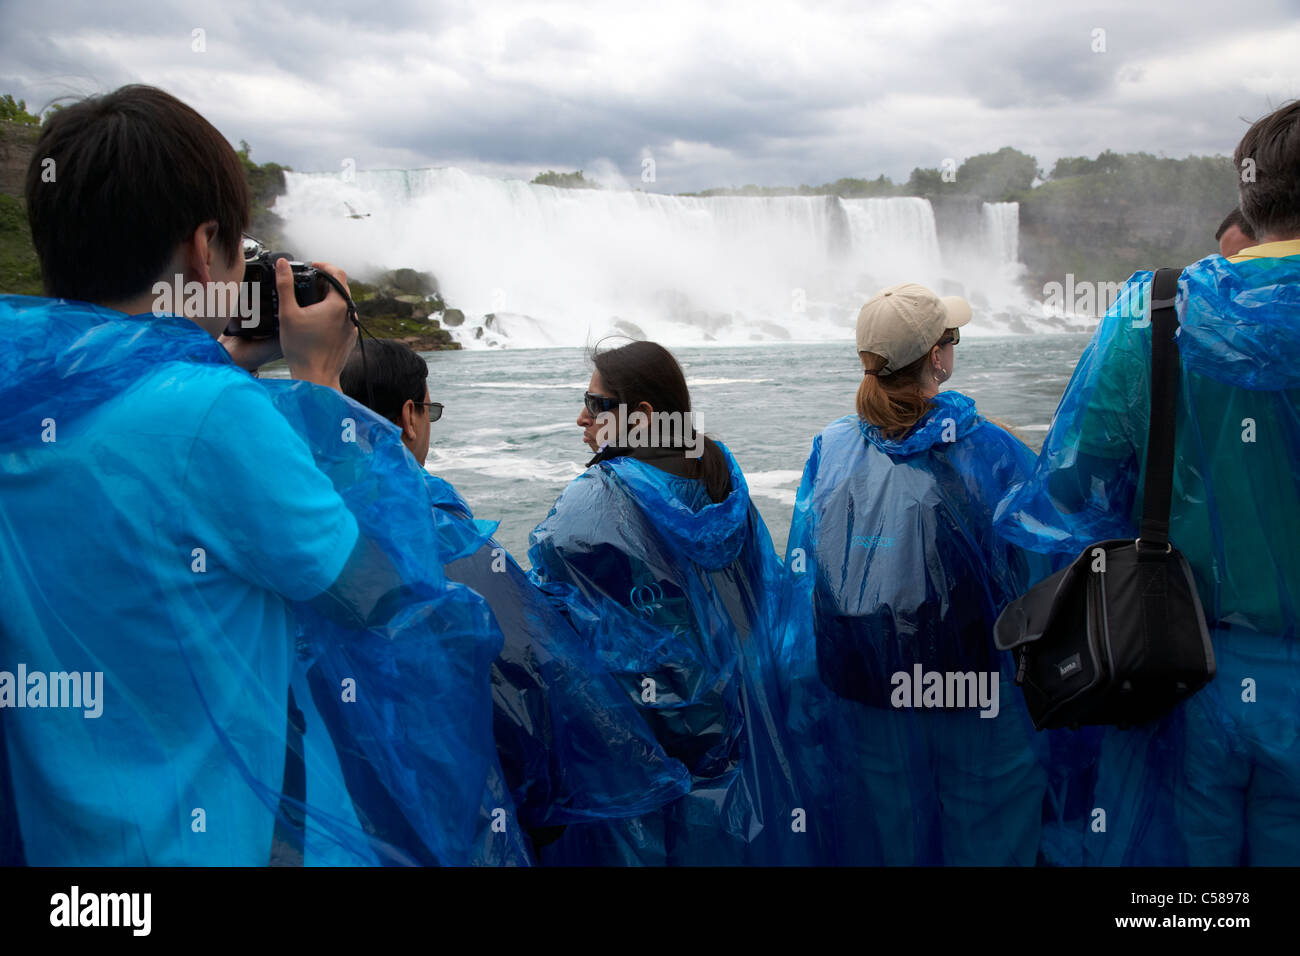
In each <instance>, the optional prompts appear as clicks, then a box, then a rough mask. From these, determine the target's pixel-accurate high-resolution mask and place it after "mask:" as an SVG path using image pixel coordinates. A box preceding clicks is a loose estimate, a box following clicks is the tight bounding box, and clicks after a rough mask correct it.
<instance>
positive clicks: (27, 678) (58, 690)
mask: <svg viewBox="0 0 1300 956" xmlns="http://www.w3.org/2000/svg"><path fill="white" fill-rule="evenodd" d="M0 707H71V708H73V709H78V710H81V711H82V716H83V717H88V718H95V717H99V716H100V715H101V714H103V713H104V672H103V671H50V672H48V673H47V672H45V671H31V672H30V673H29V672H28V670H27V665H26V664H19V665H18V666H17V668H15V670H14V671H0Z"/></svg>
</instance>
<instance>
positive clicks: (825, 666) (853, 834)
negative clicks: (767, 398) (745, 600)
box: [779, 391, 1054, 865]
mask: <svg viewBox="0 0 1300 956" xmlns="http://www.w3.org/2000/svg"><path fill="white" fill-rule="evenodd" d="M1032 461H1033V456H1032V453H1031V452H1029V450H1028V449H1027V448H1025V447H1024V445H1022V444H1021V443H1020V442H1019V441H1018V440H1017V439H1015V438H1014V437H1012V436H1011V435H1010V434H1008V433H1007V432H1006V431H1005V430H1003V429H1002V428H1000V427H998V426H997V425H994V424H993V423H991V422H989V421H987V420H986V419H984V418H982V417H981V416H980V415H979V414H978V413H977V412H976V409H975V403H974V402H972V401H971V400H970V399H969V398H967V397H966V396H964V395H962V394H960V393H958V392H951V391H949V392H943V393H940V394H939V395H938V396H936V397H935V399H934V400H933V408H932V409H931V410H930V411H929V412H928V413H927V415H926V416H925V417H924V418H923V419H922V420H921V421H920V422H919V423H918V424H917V425H916V426H915V427H914V428H913V429H912V430H911V431H909V432H908V433H907V434H906V435H905V436H903V437H902V438H900V439H896V440H890V439H886V438H884V437H883V436H882V435H881V433H880V431H879V429H877V428H875V427H874V426H868V425H866V424H865V423H864V422H863V421H862V420H861V419H859V418H858V417H857V416H847V417H845V418H842V419H840V420H838V421H836V422H834V423H832V424H831V425H830V426H828V427H827V428H826V429H825V430H824V431H823V432H822V433H821V434H820V435H819V436H818V437H817V438H816V439H815V440H814V442H813V447H812V453H811V455H810V456H809V458H808V463H807V465H806V467H805V469H804V475H803V481H802V483H801V484H800V487H799V492H798V496H797V498H796V501H795V510H794V519H793V523H792V526H791V529H790V538H789V544H788V547H787V552H786V570H787V581H786V593H785V599H784V600H785V604H786V607H785V611H784V615H785V619H786V624H787V627H786V633H785V638H784V642H783V646H782V649H781V655H780V662H779V667H780V672H781V674H782V677H783V682H784V686H785V692H784V698H785V700H784V705H785V708H786V715H787V719H788V720H789V722H790V726H791V730H792V734H793V735H794V738H795V739H794V752H795V754H796V755H797V761H798V765H799V771H800V777H801V779H803V780H807V781H815V782H816V785H817V786H816V790H815V793H813V794H812V795H811V797H810V799H812V801H813V803H814V807H815V809H814V810H813V811H811V812H810V819H812V820H813V821H815V823H816V828H815V829H816V833H817V834H818V837H819V839H818V844H817V846H818V851H819V855H818V859H819V861H820V862H825V863H853V864H875V865H878V864H903V865H917V864H923V865H925V864H949V865H952V864H958V865H1005V864H1021V865H1026V864H1027V865H1032V864H1034V863H1035V862H1036V860H1037V859H1038V851H1039V843H1040V836H1041V826H1040V821H1041V818H1042V814H1043V806H1044V795H1045V790H1046V787H1047V783H1048V780H1047V773H1046V770H1045V766H1044V764H1045V762H1046V758H1047V750H1046V743H1045V741H1044V740H1043V739H1039V738H1036V736H1035V734H1034V731H1033V727H1032V724H1031V722H1030V720H1029V717H1028V714H1027V712H1026V711H1025V708H1024V705H1023V702H1022V701H1021V699H1020V694H1019V691H1018V690H1017V689H1016V687H1015V685H1014V683H1013V676H1014V675H1013V674H1012V673H1011V672H1010V661H1009V659H1008V658H1007V655H999V654H998V652H997V651H996V649H995V648H994V646H993V640H992V629H993V623H994V621H995V620H996V618H997V615H998V613H999V612H1000V611H1001V609H1002V607H1004V606H1005V604H1006V603H1007V602H1008V601H1009V600H1010V599H1011V598H1012V597H1014V596H1015V595H1016V594H1017V593H1018V592H1019V590H1020V589H1021V588H1022V587H1023V584H1024V581H1025V579H1026V577H1027V567H1026V563H1027V559H1026V557H1025V556H1024V555H1022V554H1020V553H1019V552H1018V550H1017V549H1015V548H1013V547H1011V546H1009V545H1008V544H1007V543H1006V542H1004V541H1001V540H999V539H998V537H997V536H996V535H995V534H994V532H993V513H994V509H995V507H996V505H997V502H998V500H999V499H1000V498H1001V497H1002V495H1003V494H1004V493H1005V492H1006V490H1007V489H1008V488H1010V487H1011V486H1012V485H1013V484H1014V483H1015V482H1017V481H1019V480H1022V479H1023V478H1024V477H1025V476H1026V475H1027V473H1028V470H1029V467H1030V465H1031V463H1032ZM930 675H938V676H937V677H931V676H930ZM955 675H969V678H968V677H961V679H960V680H958V678H957V676H955ZM959 694H960V696H959ZM1053 816H1054V814H1052V813H1049V823H1051V822H1053V820H1052V817H1053Z"/></svg>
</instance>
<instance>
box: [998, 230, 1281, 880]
mask: <svg viewBox="0 0 1300 956" xmlns="http://www.w3.org/2000/svg"><path fill="white" fill-rule="evenodd" d="M1150 285H1151V273H1149V272H1139V273H1136V274H1135V275H1134V276H1133V277H1132V278H1131V279H1130V280H1129V281H1128V283H1127V284H1126V285H1125V286H1124V288H1123V290H1122V293H1121V295H1120V296H1119V298H1118V300H1117V301H1116V303H1115V304H1114V306H1113V307H1112V308H1111V309H1110V310H1109V311H1108V312H1107V314H1106V316H1105V318H1104V319H1103V320H1102V323H1101V325H1100V327H1099V328H1098V329H1097V332H1096V335H1095V336H1094V337H1093V340H1092V343H1091V344H1090V345H1089V346H1088V348H1087V350H1086V351H1085V352H1084V354H1083V357H1082V358H1081V359H1080V360H1079V365H1078V367H1077V368H1076V369H1075V372H1074V376H1073V377H1072V378H1071V380H1070V384H1069V386H1068V388H1067V389H1066V392H1065V395H1064V397H1063V398H1062V399H1061V404H1060V406H1059V408H1058V409H1057V412H1056V417H1055V419H1054V420H1053V423H1052V429H1051V431H1050V432H1049V434H1048V436H1047V440H1046V442H1045V443H1044V445H1043V450H1042V453H1041V455H1040V457H1039V460H1038V463H1037V465H1036V467H1035V469H1034V472H1033V475H1032V477H1031V478H1030V479H1029V480H1028V481H1027V482H1026V483H1025V485H1024V486H1023V487H1022V488H1020V489H1019V490H1018V492H1017V493H1016V494H1015V495H1014V496H1013V497H1012V498H1010V499H1009V500H1008V501H1007V502H1006V503H1005V504H1004V506H1003V508H1002V510H1001V512H1000V516H999V527H1000V528H1001V529H1002V530H1003V531H1004V532H1005V533H1006V534H1007V535H1008V536H1010V537H1012V538H1014V539H1015V540H1017V541H1019V542H1020V543H1021V544H1023V545H1024V546H1026V547H1031V548H1036V549H1038V550H1040V551H1042V552H1044V553H1047V552H1054V553H1057V554H1060V555H1075V554H1078V553H1079V552H1080V551H1082V549H1083V548H1084V547H1085V546H1086V545H1088V544H1090V543H1092V542H1093V541H1095V540H1099V539H1105V538H1123V537H1130V538H1131V537H1136V534H1137V526H1138V519H1139V516H1140V513H1141V499H1142V492H1141V488H1142V482H1143V479H1144V464H1145V456H1146V438H1147V422H1148V419H1149V416H1150V377H1149V368H1150V357H1151V330H1150V309H1149V294H1150ZM1177 307H1178V314H1179V320H1180V324H1181V328H1180V331H1179V334H1178V345H1179V350H1180V354H1181V363H1182V374H1181V377H1180V385H1179V400H1178V421H1177V438H1176V444H1175V465H1174V488H1173V506H1172V509H1171V514H1170V539H1171V540H1172V542H1173V544H1174V545H1175V546H1176V547H1177V548H1178V549H1179V550H1180V551H1182V552H1183V554H1184V555H1185V556H1186V558H1187V560H1188V562H1189V563H1190V565H1191V567H1192V571H1193V573H1194V574H1195V577H1196V582H1197V588H1198V590H1199V592H1200V598H1201V604H1202V606H1203V608H1204V610H1205V616H1206V620H1207V623H1208V624H1209V627H1210V634H1211V638H1212V641H1213V645H1214V653H1215V658H1216V662H1217V666H1218V675H1217V677H1216V678H1215V680H1214V681H1213V682H1212V683H1211V684H1210V685H1209V686H1207V687H1206V688H1205V689H1203V690H1201V691H1200V692H1199V693H1198V694H1196V695H1195V696H1194V697H1192V698H1191V699H1190V700H1188V701H1187V702H1186V703H1185V704H1183V705H1182V706H1180V707H1179V708H1177V709H1176V710H1175V711H1174V712H1173V713H1171V714H1170V715H1169V716H1168V717H1167V718H1165V719H1164V720H1162V721H1158V722H1154V723H1153V724H1151V725H1148V726H1146V727H1143V728H1138V729H1135V730H1132V731H1118V730H1108V731H1107V732H1106V736H1105V739H1104V743H1103V747H1102V761H1101V764H1100V766H1099V768H1098V777H1097V784H1096V793H1095V796H1094V803H1095V808H1096V810H1100V811H1102V813H1103V815H1102V816H1099V815H1097V814H1096V813H1095V811H1094V817H1095V821H1096V822H1095V823H1094V825H1093V826H1090V827H1089V828H1088V829H1087V830H1085V831H1084V833H1083V834H1082V838H1083V841H1084V850H1085V853H1086V859H1087V861H1088V862H1091V863H1104V864H1126V865H1142V864H1170V865H1181V864H1186V863H1191V864H1214V865H1237V864H1240V863H1263V864H1287V865H1290V864H1294V863H1296V862H1297V860H1300V644H1298V643H1297V641H1298V636H1297V624H1298V622H1300V551H1297V549H1296V547H1295V534H1296V531H1297V529H1300V258H1297V257H1291V258H1258V259H1250V260H1247V261H1244V262H1240V263H1231V262H1229V261H1228V260H1226V259H1224V258H1222V257H1220V256H1210V257H1208V258H1206V259H1202V260H1200V261H1199V262H1196V263H1193V264H1192V265H1190V266H1188V267H1187V269H1186V270H1185V271H1184V272H1183V275H1182V277H1181V278H1180V279H1179V283H1178V300H1177Z"/></svg>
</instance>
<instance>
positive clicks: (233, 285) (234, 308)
mask: <svg viewBox="0 0 1300 956" xmlns="http://www.w3.org/2000/svg"><path fill="white" fill-rule="evenodd" d="M260 286H261V283H259V282H235V281H233V280H232V281H230V282H198V281H193V280H192V281H190V282H186V281H185V276H183V275H181V274H179V273H178V274H177V275H176V276H175V277H174V278H173V279H172V281H171V282H164V281H162V280H159V281H158V282H155V283H154V284H153V289H152V290H151V291H152V292H153V295H154V300H153V310H152V311H153V315H154V316H155V317H161V316H164V315H178V316H191V317H195V316H229V317H232V318H233V317H235V316H238V317H239V324H240V326H241V327H242V328H245V329H251V328H255V327H256V326H257V325H258V324H259V323H260V322H261V311H262V301H261V300H262V296H261V289H260Z"/></svg>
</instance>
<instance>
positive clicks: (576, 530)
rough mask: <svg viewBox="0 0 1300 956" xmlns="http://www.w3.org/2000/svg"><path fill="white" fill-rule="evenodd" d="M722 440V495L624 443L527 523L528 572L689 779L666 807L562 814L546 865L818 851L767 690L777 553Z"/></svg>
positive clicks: (717, 859) (783, 857)
mask: <svg viewBox="0 0 1300 956" xmlns="http://www.w3.org/2000/svg"><path fill="white" fill-rule="evenodd" d="M723 452H724V454H725V455H726V458H727V462H728V465H729V468H730V474H731V491H730V494H729V495H728V496H727V497H726V498H725V499H724V500H723V501H721V502H719V503H716V504H715V503H713V502H711V501H710V499H709V497H708V494H707V492H706V491H705V489H704V486H703V483H702V482H701V481H698V480H695V479H690V478H682V477H676V476H673V475H670V474H668V473H667V472H664V471H661V470H660V469H658V468H655V467H654V466H652V465H649V464H646V463H644V462H641V461H638V460H636V459H633V458H630V457H620V458H614V459H612V460H608V461H602V462H600V463H599V464H597V465H594V466H592V467H591V468H588V469H587V471H586V472H584V473H583V474H582V475H580V476H578V477H577V478H576V479H574V481H573V482H572V483H571V484H570V485H569V486H568V488H566V489H565V491H564V493H563V494H562V495H561V496H560V498H559V499H558V500H557V501H556V503H555V505H554V507H553V508H552V509H551V512H550V514H548V515H547V517H546V520H544V521H543V522H542V523H541V524H540V525H538V527H537V528H536V529H535V530H534V531H533V534H532V546H531V548H530V550H529V556H530V558H531V560H532V564H533V573H534V575H535V576H536V577H537V578H538V580H539V581H540V582H542V584H543V586H544V587H546V588H547V589H548V590H549V591H550V592H551V593H552V594H553V595H554V596H555V599H556V600H557V602H559V604H560V605H561V606H563V607H566V608H568V611H569V615H570V617H571V619H573V620H574V622H575V626H576V627H577V628H578V629H579V630H580V631H581V632H583V633H584V635H585V636H586V637H587V638H588V640H590V641H591V642H592V646H593V647H594V649H595V651H596V653H597V655H598V657H599V658H600V660H601V661H602V663H603V664H604V666H605V668H606V669H607V670H608V672H609V673H610V674H611V675H612V676H613V677H614V679H615V680H617V682H618V683H619V684H620V686H621V687H622V688H623V691H624V693H625V694H626V695H627V698H628V699H629V700H630V701H632V702H633V703H634V705H635V706H636V707H637V708H638V709H639V711H640V713H641V715H642V716H643V718H644V719H645V721H646V723H647V724H648V726H650V727H651V728H652V729H653V731H654V734H655V736H656V738H657V739H658V741H659V743H660V744H661V745H662V746H663V748H664V750H665V751H666V752H667V753H668V754H669V755H670V756H672V757H675V758H677V759H678V760H680V761H681V762H682V763H684V764H685V765H686V767H687V768H688V769H689V770H690V773H691V792H690V793H689V794H687V795H686V796H684V797H682V798H681V799H679V800H677V801H675V802H674V803H672V804H669V805H668V806H667V807H665V808H664V809H663V810H660V811H656V812H653V813H647V814H644V815H642V816H640V817H637V818H636V819H633V820H626V821H611V822H606V823H595V824H589V825H585V826H574V827H569V828H568V830H567V831H566V832H565V834H564V836H563V837H562V838H561V839H560V840H559V841H558V842H557V843H555V844H554V845H553V846H551V847H549V848H547V850H546V851H544V852H543V855H542V861H543V862H544V863H563V864H574V863H577V864H644V865H691V864H701V865H710V864H712V865H737V864H743V863H769V864H776V863H800V862H807V861H808V860H810V859H811V854H810V852H809V851H810V846H809V834H808V833H807V820H806V814H805V812H804V808H803V806H802V804H801V802H800V800H799V798H798V796H797V787H796V781H795V780H794V777H793V772H792V765H791V762H790V761H791V756H790V754H789V753H788V750H787V747H786V745H785V742H784V740H783V728H782V727H781V725H780V721H779V718H778V714H777V712H776V710H775V708H774V702H773V700H772V693H773V689H774V681H775V676H774V673H773V669H772V660H771V648H772V642H773V633H774V631H775V627H776V619H775V615H776V611H777V608H776V601H777V596H778V587H779V583H780V567H779V562H778V561H777V559H776V556H775V554H774V553H773V551H772V545H771V539H770V538H769V536H768V533H767V529H766V527H765V526H764V524H763V521H762V518H761V517H760V516H759V515H758V512H757V511H756V510H755V509H754V507H753V505H752V503H751V502H750V499H749V492H748V488H747V487H746V485H745V479H744V476H743V475H742V474H741V471H740V467H739V466H738V465H737V464H736V462H735V459H733V458H732V457H731V455H730V453H728V452H726V451H725V449H723ZM584 622H585V623H584ZM597 622H599V625H600V626H599V627H597V626H596V624H597Z"/></svg>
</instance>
